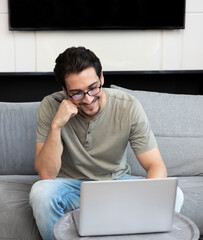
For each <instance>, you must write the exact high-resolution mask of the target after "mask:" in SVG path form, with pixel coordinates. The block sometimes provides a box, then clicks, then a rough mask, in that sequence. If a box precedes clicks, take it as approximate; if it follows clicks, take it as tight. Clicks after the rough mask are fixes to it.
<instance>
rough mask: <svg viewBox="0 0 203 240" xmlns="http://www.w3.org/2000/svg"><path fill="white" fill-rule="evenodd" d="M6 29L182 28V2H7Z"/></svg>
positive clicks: (112, 0) (165, 0) (23, 0)
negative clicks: (7, 18)
mask: <svg viewBox="0 0 203 240" xmlns="http://www.w3.org/2000/svg"><path fill="white" fill-rule="evenodd" d="M8 9H9V29H10V30H100V29H106V30H107V29H109V30H110V29H184V28H185V0H101V1H96V0H8Z"/></svg>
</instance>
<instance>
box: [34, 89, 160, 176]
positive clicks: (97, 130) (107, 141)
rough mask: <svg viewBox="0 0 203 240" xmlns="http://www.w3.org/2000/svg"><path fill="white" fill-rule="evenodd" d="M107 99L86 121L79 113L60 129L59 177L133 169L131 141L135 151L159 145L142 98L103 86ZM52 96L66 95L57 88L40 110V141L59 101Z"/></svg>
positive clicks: (43, 139)
mask: <svg viewBox="0 0 203 240" xmlns="http://www.w3.org/2000/svg"><path fill="white" fill-rule="evenodd" d="M104 91H105V92H106V94H107V102H106V105H105V107H104V109H103V111H102V112H101V113H100V115H99V116H98V117H96V118H95V119H94V120H92V121H87V120H86V119H84V118H83V117H82V116H81V115H80V114H79V113H78V114H77V115H76V116H74V117H72V118H70V120H69V121H68V122H67V124H66V125H65V126H64V127H63V128H62V130H61V138H62V143H63V154H62V165H61V169H60V172H59V174H58V176H59V177H66V178H74V179H83V180H106V179H115V178H119V177H121V176H122V175H123V174H125V173H129V172H130V167H129V165H128V164H127V162H126V147H127V144H128V141H129V142H130V145H131V147H132V149H133V151H134V153H135V154H139V153H143V152H145V151H148V150H151V149H153V148H154V147H156V145H157V143H156V140H155V137H154V135H153V133H152V131H151V128H150V125H149V122H148V120H147V117H146V114H145V112H144V110H143V108H142V106H141V104H140V103H139V101H138V100H137V99H136V98H135V97H133V96H131V95H130V94H128V93H126V92H124V91H121V90H117V89H110V88H104ZM52 96H56V97H58V98H59V99H66V98H67V97H66V96H65V94H64V93H63V92H62V91H61V92H56V93H54V94H52V95H49V96H47V97H45V98H44V99H43V100H42V102H41V104H40V108H39V111H38V126H37V139H36V141H37V142H45V141H46V138H47V136H48V132H49V128H50V125H51V122H52V119H53V118H54V116H55V114H56V112H57V110H58V107H59V103H58V102H56V101H55V100H54V99H53V98H52Z"/></svg>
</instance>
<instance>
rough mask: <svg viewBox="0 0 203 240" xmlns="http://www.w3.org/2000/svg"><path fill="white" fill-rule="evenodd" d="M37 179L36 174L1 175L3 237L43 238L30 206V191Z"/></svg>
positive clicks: (21, 238)
mask: <svg viewBox="0 0 203 240" xmlns="http://www.w3.org/2000/svg"><path fill="white" fill-rule="evenodd" d="M37 180H38V176H35V175H33V176H32V175H29V176H25V175H22V176H20V175H18V176H17V175H2V176H0V213H1V214H0V233H1V236H0V238H1V239H16V240H19V239H20V240H28V239H29V240H32V239H33V240H38V239H39V240H41V237H40V234H39V231H38V229H37V226H36V223H35V220H34V218H33V213H32V209H31V207H30V206H29V192H30V189H31V187H32V185H33V183H34V182H36V181H37Z"/></svg>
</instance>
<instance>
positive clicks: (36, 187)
mask: <svg viewBox="0 0 203 240" xmlns="http://www.w3.org/2000/svg"><path fill="white" fill-rule="evenodd" d="M53 182H54V181H53V180H40V181H37V182H36V183H34V184H33V186H32V188H31V191H30V205H31V206H33V204H35V203H37V204H38V205H39V204H43V202H44V203H47V201H46V200H50V197H51V196H50V195H51V188H52V185H53Z"/></svg>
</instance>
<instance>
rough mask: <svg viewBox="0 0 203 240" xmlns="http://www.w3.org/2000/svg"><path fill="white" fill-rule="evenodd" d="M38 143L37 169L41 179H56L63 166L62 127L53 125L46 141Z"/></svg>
mask: <svg viewBox="0 0 203 240" xmlns="http://www.w3.org/2000/svg"><path fill="white" fill-rule="evenodd" d="M37 144H38V145H37ZM37 144H36V156H35V169H36V171H37V172H38V174H39V177H40V179H54V178H55V177H56V176H57V174H58V172H59V170H60V168H61V155H62V151H63V147H62V143H61V129H60V128H57V127H55V126H54V125H52V126H51V128H50V130H49V134H48V137H47V139H46V141H45V143H44V144H41V145H40V143H37Z"/></svg>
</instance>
